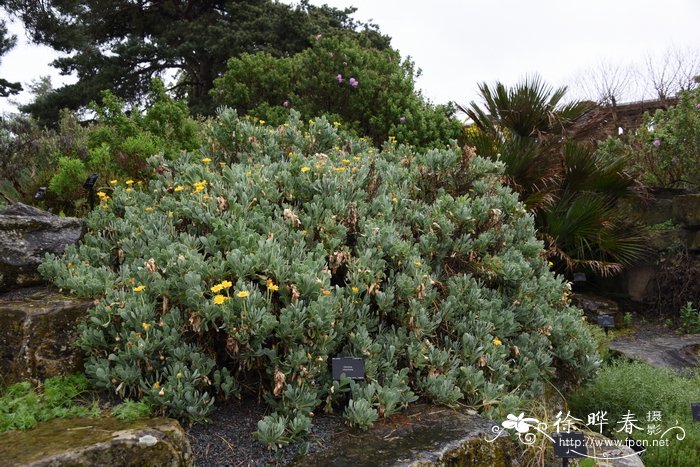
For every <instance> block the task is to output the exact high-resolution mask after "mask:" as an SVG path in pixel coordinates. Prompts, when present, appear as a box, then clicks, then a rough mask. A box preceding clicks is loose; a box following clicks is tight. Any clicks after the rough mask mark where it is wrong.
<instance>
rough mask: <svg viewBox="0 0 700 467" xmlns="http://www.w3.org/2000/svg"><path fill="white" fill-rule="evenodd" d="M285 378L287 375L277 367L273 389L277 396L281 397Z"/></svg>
mask: <svg viewBox="0 0 700 467" xmlns="http://www.w3.org/2000/svg"><path fill="white" fill-rule="evenodd" d="M285 379H286V377H285V376H284V373H282V372H281V371H280V370H279V369H277V368H275V388H274V389H273V390H272V394H274V395H275V397H279V395H280V394H282V392H283V391H284V380H285Z"/></svg>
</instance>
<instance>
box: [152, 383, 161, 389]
mask: <svg viewBox="0 0 700 467" xmlns="http://www.w3.org/2000/svg"><path fill="white" fill-rule="evenodd" d="M153 387H154V388H155V389H158V388H159V387H160V381H156V382H155V383H153Z"/></svg>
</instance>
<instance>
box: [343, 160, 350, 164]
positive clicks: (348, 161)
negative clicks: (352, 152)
mask: <svg viewBox="0 0 700 467" xmlns="http://www.w3.org/2000/svg"><path fill="white" fill-rule="evenodd" d="M342 162H343V164H349V163H350V159H343V161H342Z"/></svg>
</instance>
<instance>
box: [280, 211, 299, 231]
mask: <svg viewBox="0 0 700 467" xmlns="http://www.w3.org/2000/svg"><path fill="white" fill-rule="evenodd" d="M282 217H284V219H285V220H286V221H289V222H291V224H292V225H293V226H294V227H299V226H300V225H301V221H300V220H299V216H297V215H296V214H294V211H292V210H291V209H289V208H285V209H284V211H283V212H282Z"/></svg>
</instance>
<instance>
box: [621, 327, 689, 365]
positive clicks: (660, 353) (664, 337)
mask: <svg viewBox="0 0 700 467" xmlns="http://www.w3.org/2000/svg"><path fill="white" fill-rule="evenodd" d="M610 350H611V351H613V352H617V353H619V354H622V355H623V356H625V357H627V358H630V359H633V360H639V361H642V362H645V363H647V364H649V365H651V366H655V367H657V368H670V369H673V370H688V369H692V368H695V367H697V366H698V354H699V353H700V334H686V335H680V336H679V335H676V334H673V333H671V332H670V331H669V330H666V329H664V328H660V327H656V328H653V329H651V328H649V329H645V330H644V331H642V332H638V333H636V334H635V335H632V336H624V337H619V338H617V339H615V340H614V341H612V342H611V343H610Z"/></svg>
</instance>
